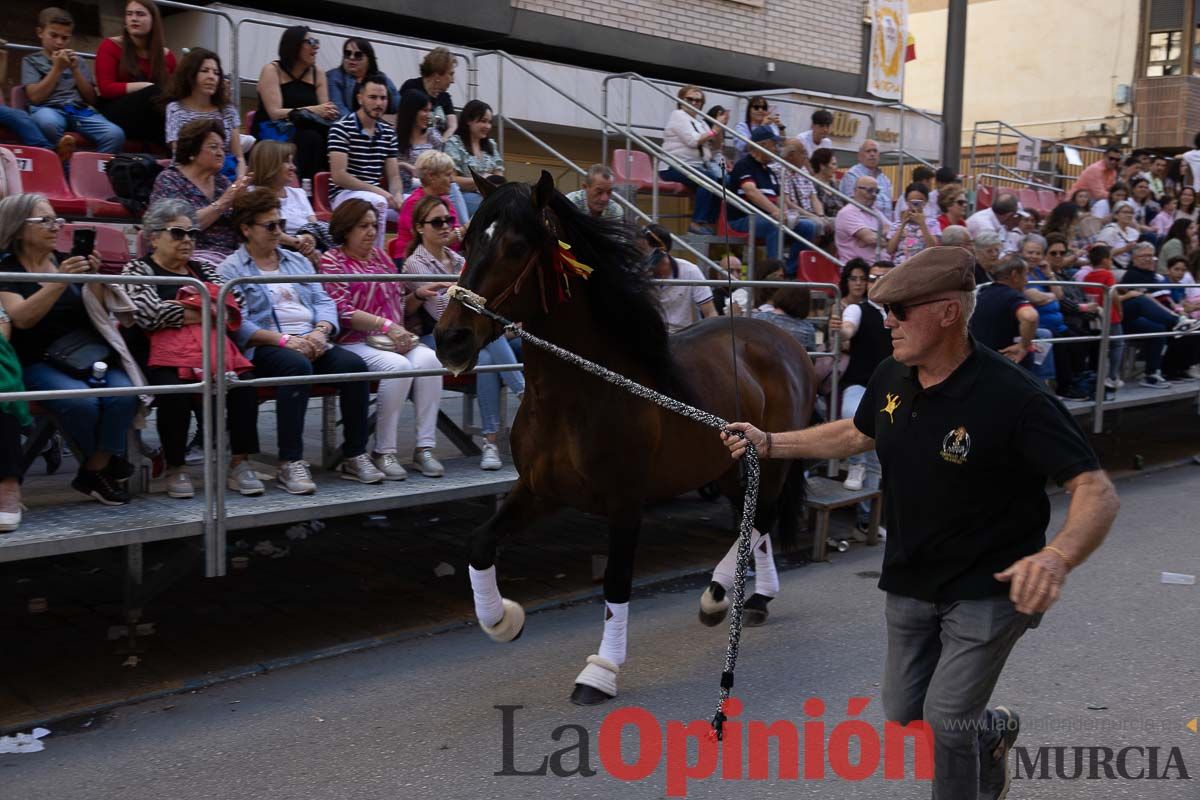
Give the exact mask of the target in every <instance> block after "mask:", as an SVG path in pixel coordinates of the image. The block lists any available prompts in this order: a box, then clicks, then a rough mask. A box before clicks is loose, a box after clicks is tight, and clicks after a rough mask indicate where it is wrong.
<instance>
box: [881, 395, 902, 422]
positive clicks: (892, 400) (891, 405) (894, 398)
mask: <svg viewBox="0 0 1200 800" xmlns="http://www.w3.org/2000/svg"><path fill="white" fill-rule="evenodd" d="M899 407H900V395H898V394H891V393H890V392H889V393H888V394H887V405H886V406H884V407H883V408H881V409H879V410H880V412H881V413H884V414H887V415H888V421H889V422H892V423H893V424H894V423H895V422H896V418H895V417H893V416H892V414H893V413H895V411H896V409H897V408H899Z"/></svg>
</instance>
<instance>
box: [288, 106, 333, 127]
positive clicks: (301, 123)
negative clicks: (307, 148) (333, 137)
mask: <svg viewBox="0 0 1200 800" xmlns="http://www.w3.org/2000/svg"><path fill="white" fill-rule="evenodd" d="M287 118H288V122H291V123H292V124H293V125H295V126H296V127H297V128H309V129H311V130H316V131H321V132H323V133H325V132H328V131H329V129H330V128H331V127H333V120H331V119H325V118H324V117H322V116H321V115H320V114H315V113H313V112H312V111H309V110H308V109H307V108H293V109H292V110H291V111H289V112H288V116H287Z"/></svg>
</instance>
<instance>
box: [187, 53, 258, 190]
mask: <svg viewBox="0 0 1200 800" xmlns="http://www.w3.org/2000/svg"><path fill="white" fill-rule="evenodd" d="M167 99H168V100H169V101H170V102H168V103H167V145H168V146H169V147H170V148H171V150H172V152H174V150H175V142H176V141H178V139H179V131H180V129H181V128H183V126H184V125H186V124H188V123H189V122H192V121H193V120H197V119H211V120H216V121H217V122H220V123H221V126H222V127H223V128H224V129H225V141H224V142H223V144H224V145H225V163H224V165H223V167H222V169H221V174H222V175H224V176H225V177H226V178H228V179H229V180H231V181H232V180H236V179H237V178H240V177H241V176H243V175H245V174H246V156H245V153H246V152H247V151H248V150H249V149H250V148H251V147H252V146H253V145H254V137H253V136H244V135H242V122H241V120H240V119H238V111H237V107H236V106H234V105H233V103H231V102H229V89H228V86H227V85H226V83H225V77H224V73H223V72H222V71H221V59H220V58H219V57H218V56H217V54H216V53H214V52H213V51H211V50H205V49H204V48H202V47H197V48H194V49H192V50H191V51H189V52H188V54H187V55H186V56H184V57H183V61H182V62H180V64H179V68H178V69H177V70H175V74H174V75H173V76H172V77H171V87H170V89H169V90H168V91H167Z"/></svg>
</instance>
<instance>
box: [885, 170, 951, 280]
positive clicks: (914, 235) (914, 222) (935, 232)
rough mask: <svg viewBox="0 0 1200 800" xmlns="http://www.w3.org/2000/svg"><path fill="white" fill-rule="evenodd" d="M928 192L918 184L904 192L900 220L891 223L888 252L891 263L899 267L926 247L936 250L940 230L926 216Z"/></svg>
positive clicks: (933, 221) (934, 222)
mask: <svg viewBox="0 0 1200 800" xmlns="http://www.w3.org/2000/svg"><path fill="white" fill-rule="evenodd" d="M928 204H929V191H928V190H927V189H926V188H925V187H924V186H922V185H921V184H919V183H911V184H909V185H908V188H907V189H905V190H904V205H903V206H902V207H901V208H902V210H901V211H900V221H899V222H893V223H892V231H891V235H890V236H889V237H888V241H887V252H888V255H889V256H891V257H892V263H893V264H895V265H896V266H900V265H901V264H903V263H904V262H905V261H906V260H908V259H910V258H912V257H913V256H915V255H916V254H917V253H919V252H921V251H922V250H924V249H925V248H926V247H936V246H937V243H938V237H939V236H941V235H942V229H941V227H940V226H939V225H938V224H937V220H935V219H933V218H932V217H930V216H927V214H928V211H929V209H928Z"/></svg>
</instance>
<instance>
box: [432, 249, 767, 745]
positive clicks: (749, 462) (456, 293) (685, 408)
mask: <svg viewBox="0 0 1200 800" xmlns="http://www.w3.org/2000/svg"><path fill="white" fill-rule="evenodd" d="M559 244H560V246H561V247H560V250H559V253H560V255H562V256H563V258H564V261H566V260H567V259H570V260H569V261H566V263H568V264H571V265H572V271H573V270H574V269H576V268H579V269H583V270H586V272H588V273H590V272H591V268H590V267H587V266H586V265H584V264H580V263H579V262H578V261H575V260H574V259H573V258H571V257H570V256H569V254H567V253H566V251H567V250H569V249H570V247H569V245H565V244H564V243H563V242H561V241H560V242H559ZM575 274H578V273H575ZM564 277H565V276H564ZM580 277H585V275H581V276H580ZM447 294H448V295H449V297H450V299H452V300H457V301H458V302H460V303H462V304H463V305H464V306H465V307H466V308H468V309H470V310H471V311H474V312H475V313H476V314H480V315H482V316H484V317H487V318H488V319H490V320H492V321H493V322H496V323H498V324H499V325H501V326H502V327H503V328H504V329H505V330H506V331H509V332H511V333H514V334H516V335H518V336H520V337H521V338H522V339H524V340H525V341H527V342H529V343H530V344H532V345H533V346H535V347H538V348H541V349H542V350H545V351H547V352H549V353H552V354H554V355H556V356H558V357H559V358H561V359H562V360H563V361H566V362H567V363H568V364H574V365H575V366H577V367H579V368H580V369H582V370H584V371H585V372H590V373H592V374H593V375H596V376H598V377H600V378H603V379H604V380H606V381H608V382H609V383H612V384H614V385H616V386H619V387H621V388H622V389H624V390H625V391H627V392H629V393H630V394H632V395H634V396H635V397H640V398H642V399H644V400H649V401H650V402H652V403H655V404H657V405H659V406H662V407H663V408H665V409H666V410H668V411H670V412H673V413H675V414H679V415H680V416H683V417H687V418H688V419H690V420H693V421H694V422H699V423H700V424H701V425H707V426H708V427H710V428H715V429H716V430H718V431H725V432H727V433H735V434H736V435H737V436H738V437H740V438H745V435H744V434H743V433H741V432H737V431H728V430H727V429H728V427H729V423H728V422H727V421H725V420H723V419H721V418H720V417H718V416H716V415H715V414H710V413H708V412H707V411H702V410H700V409H698V408H696V407H694V406H690V405H688V404H687V403H682V402H680V401H678V400H676V399H674V398H672V397H667V396H666V395H665V394H662V393H660V392H656V391H654V390H653V389H651V388H649V387H647V386H643V385H641V384H640V383H637V382H636V381H632V380H630V379H629V378H626V377H625V376H624V375H620V374H618V373H616V372H613V371H612V370H610V369H607V368H605V367H602V366H600V365H599V364H597V363H595V362H594V361H589V360H587V359H586V358H583V357H581V356H578V355H576V354H574V353H572V352H571V351H569V350H564V349H563V348H561V347H559V346H558V345H556V344H553V343H551V342H548V341H546V340H545V339H542V338H540V337H538V336H535V335H533V334H531V333H530V332H529V331H527V330H525V329H524V328H520V327H518V326H517V324H516V323H515V322H512V321H511V320H508V319H505V318H504V317H502V316H500V315H499V314H497V313H496V312H495V311H492V310H491V309H489V308H487V300H486V298H484V297H481V296H480V295H478V294H475V293H474V292H471V291H468V290H467V289H464V288H461V287H459V286H452V287H450V289H449V290H448V291H447ZM743 468H744V470H745V484H746V492H745V500H744V502H743V506H742V520H741V525H740V528H739V530H738V550H737V566H736V567H735V569H734V573H733V597H732V599H731V601H730V605H731V608H730V614H729V643H728V644H727V645H726V647H725V668H724V671H723V672H722V673H721V691H720V696H719V698H718V700H717V713H716V715H715V716H713V720H712V727H713V730H712V732H711V734H710V735H712V736H715V737H716V738H717V740H718V741H719V740H720V739H721V738H722V737H723V736H724V723H725V719H726V717H725V711H724V709H725V701H726V700H728V699H729V697H730V694H731V692H732V690H733V672H734V669H735V668H736V666H737V659H738V649H739V647H740V645H741V640H742V611H743V609H744V607H745V601H746V570H747V568H748V566H749V564H750V558H751V556H752V549H751V547H750V543H751V537H752V536H753V535H754V515H755V510H756V507H757V505H758V483H759V475H760V471H761V468H760V465H759V460H758V450H757V449H756V448H755V446H754V444H753V443H747V447H746V453H745V455H744V456H743Z"/></svg>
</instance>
